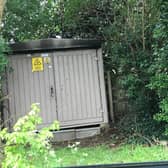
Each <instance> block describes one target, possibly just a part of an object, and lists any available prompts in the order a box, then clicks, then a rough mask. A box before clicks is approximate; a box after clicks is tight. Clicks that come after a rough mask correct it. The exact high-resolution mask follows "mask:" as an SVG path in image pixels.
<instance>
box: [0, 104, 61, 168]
mask: <svg viewBox="0 0 168 168" xmlns="http://www.w3.org/2000/svg"><path fill="white" fill-rule="evenodd" d="M39 112H40V108H39V106H38V104H32V106H31V111H30V112H29V113H28V114H27V115H26V116H24V117H22V118H20V119H19V120H18V121H17V122H16V124H15V125H14V126H13V132H11V133H9V132H8V129H7V128H4V129H3V130H1V131H0V138H1V140H2V141H3V142H4V144H5V145H4V159H3V161H2V168H13V167H15V168H24V167H25V168H27V167H29V168H37V167H45V168H47V167H49V162H50V160H51V159H52V158H53V157H54V158H55V152H54V151H53V150H52V148H51V145H50V143H49V141H50V139H51V138H52V136H53V134H52V132H51V131H50V130H58V129H59V123H58V121H55V122H54V123H53V124H52V125H51V126H50V127H47V128H43V129H41V130H40V131H37V126H38V125H39V124H40V123H41V122H42V119H41V118H40V117H39Z"/></svg>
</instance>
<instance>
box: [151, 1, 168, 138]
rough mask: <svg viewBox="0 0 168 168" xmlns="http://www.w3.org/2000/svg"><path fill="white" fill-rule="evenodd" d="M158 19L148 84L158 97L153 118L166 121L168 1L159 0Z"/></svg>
mask: <svg viewBox="0 0 168 168" xmlns="http://www.w3.org/2000/svg"><path fill="white" fill-rule="evenodd" d="M160 11H161V15H160V20H159V22H158V23H157V24H156V27H155V29H154V38H155V44H154V46H153V48H154V53H153V55H154V61H153V63H152V65H151V66H150V68H149V71H150V72H151V73H152V75H153V76H152V78H151V82H150V84H149V85H148V86H149V87H150V88H151V89H153V90H156V92H157V95H158V97H159V107H160V112H159V113H158V114H157V115H156V116H155V119H156V120H158V121H160V122H163V121H164V122H166V123H168V21H167V18H168V2H167V1H165V0H162V1H161V8H160ZM165 129H166V130H165V134H166V135H168V128H167V125H165Z"/></svg>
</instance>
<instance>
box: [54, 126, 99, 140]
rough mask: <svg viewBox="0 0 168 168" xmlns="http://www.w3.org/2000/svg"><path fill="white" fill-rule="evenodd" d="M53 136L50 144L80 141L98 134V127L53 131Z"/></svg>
mask: <svg viewBox="0 0 168 168" xmlns="http://www.w3.org/2000/svg"><path fill="white" fill-rule="evenodd" d="M53 134H54V137H53V139H52V142H58V141H68V140H73V139H82V138H87V137H91V136H94V135H98V134H100V127H92V128H76V129H68V130H60V131H54V132H53Z"/></svg>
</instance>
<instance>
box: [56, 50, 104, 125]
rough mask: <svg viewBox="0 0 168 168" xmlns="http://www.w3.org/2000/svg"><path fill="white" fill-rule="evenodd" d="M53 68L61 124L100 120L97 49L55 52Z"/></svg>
mask: <svg viewBox="0 0 168 168" xmlns="http://www.w3.org/2000/svg"><path fill="white" fill-rule="evenodd" d="M54 69H55V70H54V72H55V73H54V74H55V81H56V82H55V83H56V91H57V111H58V120H59V121H60V123H61V126H62V127H74V126H84V125H93V124H94V123H95V124H97V123H101V122H102V120H103V116H102V114H103V113H102V102H101V95H100V81H99V73H98V58H97V53H96V50H71V51H64V52H61V51H60V52H55V53H54Z"/></svg>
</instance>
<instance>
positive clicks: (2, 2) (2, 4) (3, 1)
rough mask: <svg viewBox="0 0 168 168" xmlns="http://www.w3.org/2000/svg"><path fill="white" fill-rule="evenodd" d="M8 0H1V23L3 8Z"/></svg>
mask: <svg viewBox="0 0 168 168" xmlns="http://www.w3.org/2000/svg"><path fill="white" fill-rule="evenodd" d="M5 3H6V0H0V23H1V21H2V16H3V10H4V6H5Z"/></svg>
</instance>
